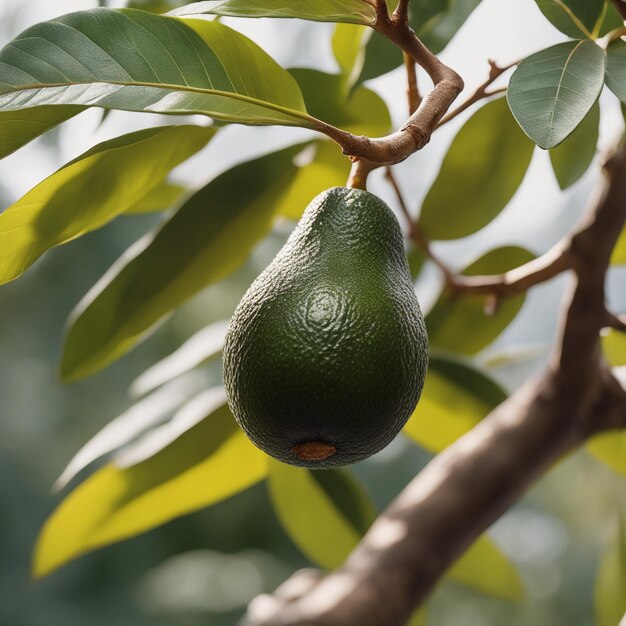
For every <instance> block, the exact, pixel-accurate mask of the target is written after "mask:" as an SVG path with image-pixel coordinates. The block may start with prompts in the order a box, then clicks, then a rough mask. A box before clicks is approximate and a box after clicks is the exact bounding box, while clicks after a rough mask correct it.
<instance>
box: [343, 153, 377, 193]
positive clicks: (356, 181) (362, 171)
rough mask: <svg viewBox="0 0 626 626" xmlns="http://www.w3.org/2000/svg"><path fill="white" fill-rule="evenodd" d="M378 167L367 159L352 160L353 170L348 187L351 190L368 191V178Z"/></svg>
mask: <svg viewBox="0 0 626 626" xmlns="http://www.w3.org/2000/svg"><path fill="white" fill-rule="evenodd" d="M377 167H378V166H377V165H376V164H375V163H372V162H371V161H368V160H367V159H360V158H355V159H353V160H352V169H351V170H350V175H349V176H348V182H347V183H346V187H349V188H350V189H364V190H366V189H367V177H368V176H369V173H370V172H371V171H372V170H374V169H376V168H377Z"/></svg>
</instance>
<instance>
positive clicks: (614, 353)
mask: <svg viewBox="0 0 626 626" xmlns="http://www.w3.org/2000/svg"><path fill="white" fill-rule="evenodd" d="M601 343H602V351H603V352H604V356H605V358H606V360H607V361H608V363H609V365H610V366H611V367H620V366H621V365H626V333H622V332H619V331H617V330H609V331H608V332H607V333H606V334H604V335H602V337H601Z"/></svg>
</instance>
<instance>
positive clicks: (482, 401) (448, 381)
mask: <svg viewBox="0 0 626 626" xmlns="http://www.w3.org/2000/svg"><path fill="white" fill-rule="evenodd" d="M505 399H506V394H505V393H504V391H503V390H502V388H501V387H500V386H499V385H498V384H497V383H495V382H494V381H493V380H491V379H490V378H489V377H488V376H487V375H486V374H484V373H482V372H481V371H479V370H477V369H475V368H474V367H472V366H471V365H470V364H469V363H465V362H463V361H461V360H459V359H453V358H451V357H449V356H444V355H441V354H435V355H432V356H431V359H430V366H429V368H428V376H427V377H426V383H425V385H424V391H423V392H422V397H421V399H420V402H419V404H418V405H417V408H416V409H415V411H414V413H413V415H412V416H411V418H410V419H409V421H408V422H407V423H406V426H405V427H404V434H405V435H407V436H408V437H410V438H411V439H413V441H415V442H416V443H417V444H418V445H420V446H421V447H423V448H425V449H426V450H428V451H429V452H433V453H438V452H441V451H442V450H443V449H444V448H446V447H447V446H449V445H450V444H451V443H453V442H454V441H456V440H457V439H458V438H459V437H461V436H462V435H464V434H465V433H466V432H469V431H470V430H471V429H472V428H474V426H476V424H478V422H480V421H481V420H482V419H483V418H484V417H485V416H487V415H488V414H489V413H490V412H491V411H492V410H493V409H495V408H496V407H497V406H498V405H499V404H500V403H502V402H504V400H505Z"/></svg>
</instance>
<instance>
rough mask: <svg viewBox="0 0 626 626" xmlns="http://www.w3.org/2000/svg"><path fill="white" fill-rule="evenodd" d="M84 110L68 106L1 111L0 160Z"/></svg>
mask: <svg viewBox="0 0 626 626" xmlns="http://www.w3.org/2000/svg"><path fill="white" fill-rule="evenodd" d="M82 110H83V107H79V106H71V105H68V106H58V107H52V106H47V107H36V108H34V109H25V110H23V111H4V112H1V111H0V159H3V158H4V157H5V156H7V155H9V154H11V153H12V152H15V151H16V150H18V149H19V148H21V147H22V146H23V145H25V144H27V143H28V142H29V141H32V140H33V139H35V137H39V135H42V134H43V133H45V132H46V131H48V130H50V129H51V128H54V127H55V126H57V125H58V124H61V123H62V122H65V121H66V120H69V119H70V118H71V117H74V115H77V114H78V113H80V112H81V111H82Z"/></svg>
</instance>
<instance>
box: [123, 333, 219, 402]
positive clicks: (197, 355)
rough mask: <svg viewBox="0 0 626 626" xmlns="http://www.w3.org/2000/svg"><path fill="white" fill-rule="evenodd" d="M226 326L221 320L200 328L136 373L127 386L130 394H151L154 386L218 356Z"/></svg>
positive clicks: (136, 395) (137, 395) (162, 383)
mask: <svg viewBox="0 0 626 626" xmlns="http://www.w3.org/2000/svg"><path fill="white" fill-rule="evenodd" d="M227 327H228V321H221V322H214V323H213V324H209V326H206V327H205V328H203V329H202V330H199V331H198V332H197V333H196V334H195V335H193V336H192V337H190V338H189V339H187V341H185V343H183V345H182V346H180V348H178V349H177V350H175V351H174V352H172V354H169V355H168V356H166V357H165V358H164V359H161V360H160V361H157V362H156V363H155V364H154V365H152V366H151V367H149V368H148V369H147V370H146V371H145V372H143V374H141V375H140V376H138V377H137V378H136V379H135V381H134V382H133V384H132V385H131V386H130V392H131V395H133V396H134V397H139V396H143V395H145V394H146V393H150V392H151V391H153V390H154V389H156V388H157V387H160V386H161V385H164V384H165V383H167V382H169V381H170V380H174V379H175V378H178V377H179V376H182V375H183V374H185V373H187V372H189V371H190V370H192V369H193V368H194V367H198V366H199V365H202V364H203V363H206V362H207V361H209V360H210V359H213V358H214V357H216V356H218V355H219V354H220V353H221V352H222V347H223V345H224V336H225V335H226V328H227Z"/></svg>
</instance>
